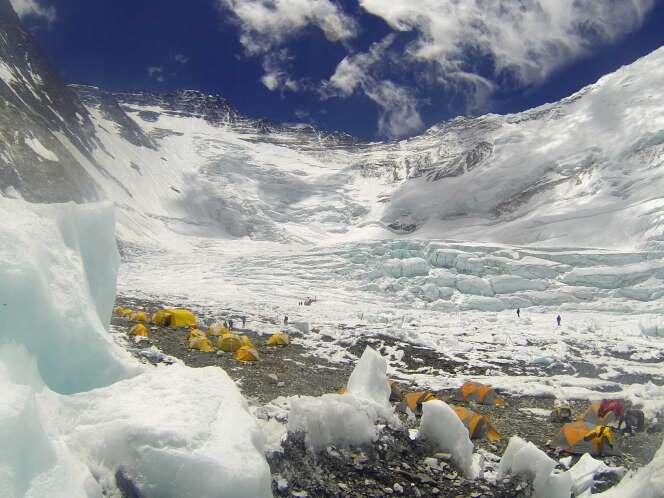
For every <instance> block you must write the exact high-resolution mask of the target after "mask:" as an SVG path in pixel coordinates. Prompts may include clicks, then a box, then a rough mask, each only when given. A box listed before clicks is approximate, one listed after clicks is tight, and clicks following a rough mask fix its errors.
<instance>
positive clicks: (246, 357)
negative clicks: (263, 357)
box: [233, 346, 258, 363]
mask: <svg viewBox="0 0 664 498" xmlns="http://www.w3.org/2000/svg"><path fill="white" fill-rule="evenodd" d="M233 358H235V359H236V360H237V361H241V362H243V363H246V362H249V361H258V351H256V350H255V349H254V348H250V347H247V346H242V347H241V348H240V349H238V350H237V351H235V354H234V355H233Z"/></svg>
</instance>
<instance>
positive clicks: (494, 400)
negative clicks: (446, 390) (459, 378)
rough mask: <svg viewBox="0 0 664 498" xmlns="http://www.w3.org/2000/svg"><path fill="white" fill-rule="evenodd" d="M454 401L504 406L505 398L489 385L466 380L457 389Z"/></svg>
mask: <svg viewBox="0 0 664 498" xmlns="http://www.w3.org/2000/svg"><path fill="white" fill-rule="evenodd" d="M454 399H455V401H475V402H476V403H479V404H481V405H495V406H505V400H503V399H502V398H501V397H499V396H498V394H497V393H496V391H495V390H494V389H493V387H491V386H487V385H485V384H480V383H479V382H466V383H465V384H464V385H462V386H461V387H460V388H459V389H457V391H456V393H455V396H454Z"/></svg>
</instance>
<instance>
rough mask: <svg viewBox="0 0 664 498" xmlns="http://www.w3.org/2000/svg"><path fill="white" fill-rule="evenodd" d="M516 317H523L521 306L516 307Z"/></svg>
mask: <svg viewBox="0 0 664 498" xmlns="http://www.w3.org/2000/svg"><path fill="white" fill-rule="evenodd" d="M516 317H517V318H521V308H517V309H516Z"/></svg>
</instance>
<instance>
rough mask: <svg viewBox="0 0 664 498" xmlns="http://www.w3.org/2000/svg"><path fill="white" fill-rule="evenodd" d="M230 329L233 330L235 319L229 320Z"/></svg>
mask: <svg viewBox="0 0 664 498" xmlns="http://www.w3.org/2000/svg"><path fill="white" fill-rule="evenodd" d="M228 330H233V320H228Z"/></svg>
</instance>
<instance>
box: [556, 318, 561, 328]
mask: <svg viewBox="0 0 664 498" xmlns="http://www.w3.org/2000/svg"><path fill="white" fill-rule="evenodd" d="M561 321H562V318H560V315H558V316H557V317H556V322H558V327H560V322H561Z"/></svg>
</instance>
